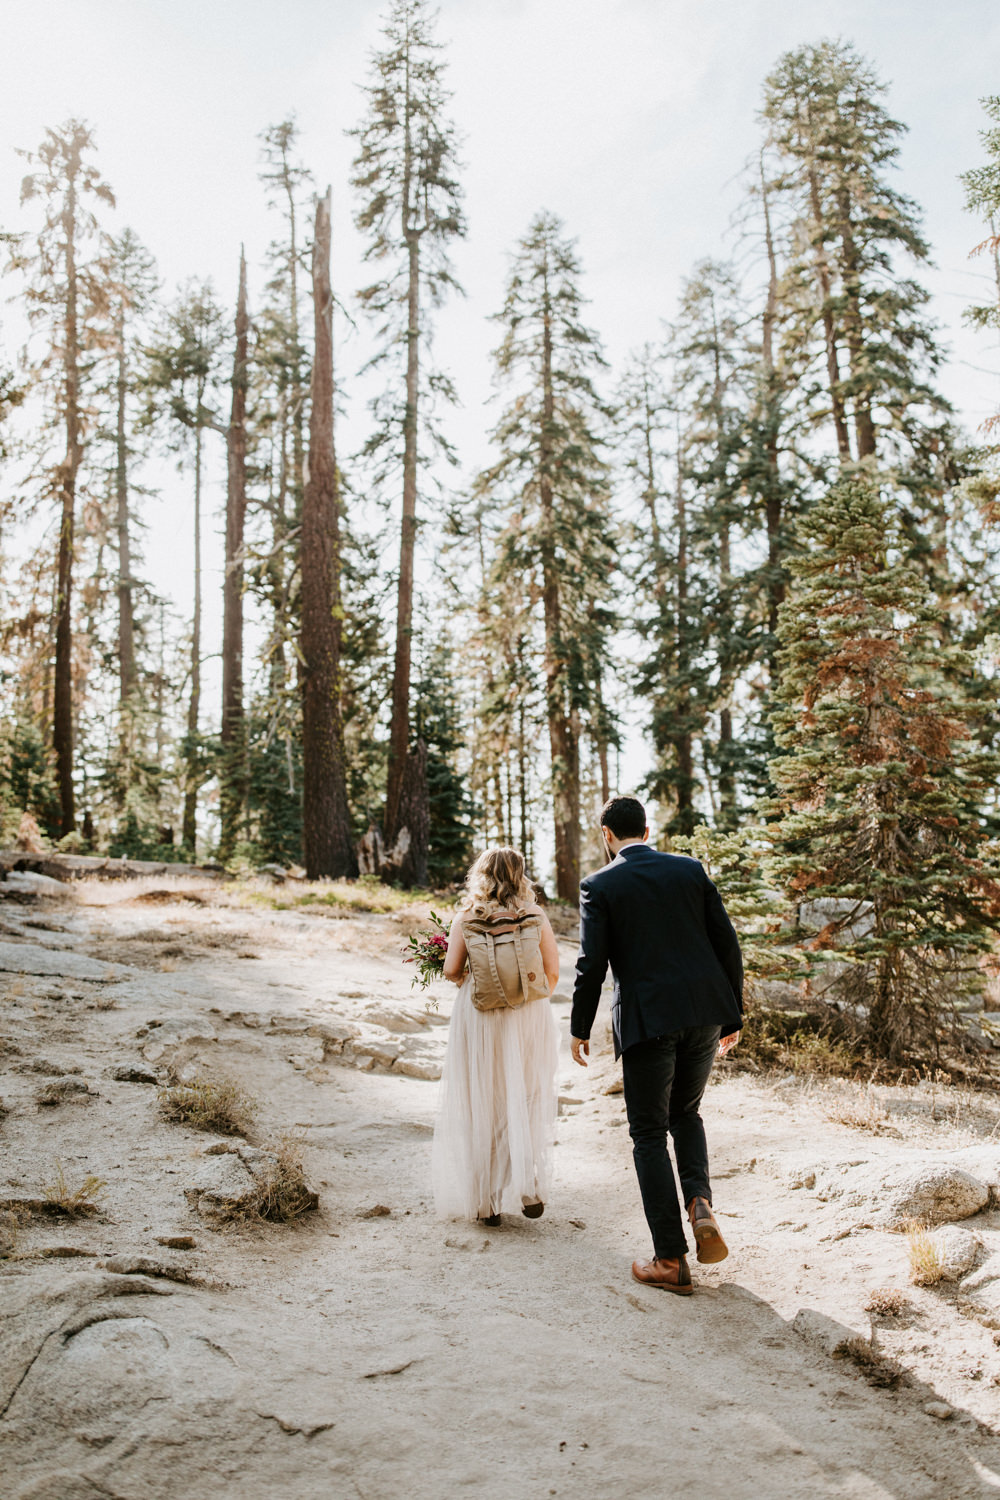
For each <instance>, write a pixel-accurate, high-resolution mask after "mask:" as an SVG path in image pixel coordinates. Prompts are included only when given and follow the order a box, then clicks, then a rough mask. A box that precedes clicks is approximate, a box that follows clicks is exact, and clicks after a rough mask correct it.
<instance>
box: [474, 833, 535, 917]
mask: <svg viewBox="0 0 1000 1500" xmlns="http://www.w3.org/2000/svg"><path fill="white" fill-rule="evenodd" d="M534 899H535V892H534V890H533V889H532V887H531V884H530V882H529V881H528V879H527V877H526V875H525V873H524V855H523V854H521V853H520V851H519V850H517V849H484V850H483V852H482V854H481V855H480V856H479V858H478V859H477V860H476V862H475V864H474V865H473V866H472V868H471V870H470V871H469V873H468V875H466V877H465V894H464V895H463V897H462V899H461V901H460V902H459V910H460V911H470V912H473V913H475V914H476V915H477V916H486V915H487V914H488V913H489V912H491V911H508V910H510V909H511V908H512V907H515V906H528V905H530V903H531V902H532V901H534Z"/></svg>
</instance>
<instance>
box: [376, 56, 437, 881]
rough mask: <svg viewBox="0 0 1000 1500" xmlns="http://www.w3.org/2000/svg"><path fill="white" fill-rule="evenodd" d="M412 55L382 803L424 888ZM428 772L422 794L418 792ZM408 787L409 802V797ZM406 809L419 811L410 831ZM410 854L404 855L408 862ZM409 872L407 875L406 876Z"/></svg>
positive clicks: (395, 849) (401, 861)
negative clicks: (415, 724) (417, 705)
mask: <svg viewBox="0 0 1000 1500" xmlns="http://www.w3.org/2000/svg"><path fill="white" fill-rule="evenodd" d="M409 66H410V62H409V53H408V52H407V58H406V69H407V73H406V92H405V99H404V105H403V108H404V114H405V118H404V131H405V139H404V147H403V183H402V205H401V217H402V233H403V241H404V243H405V245H406V251H407V261H408V265H407V275H408V280H407V304H406V306H407V326H406V409H405V413H404V417H403V514H402V519H401V523H400V534H399V582H398V586H397V594H396V649H395V659H394V662H393V672H392V710H391V716H390V721H389V764H388V771H387V778H386V795H385V843H386V847H387V850H388V851H389V856H390V864H389V866H387V870H386V874H387V876H388V878H391V879H396V880H400V881H402V882H403V883H404V884H413V885H426V883H427V856H428V852H429V837H430V806H429V801H428V790H427V785H426V755H425V756H424V757H423V758H420V757H418V758H417V759H416V760H415V761H414V763H413V764H412V765H411V764H410V763H409V762H410V759H411V757H410V750H409V744H410V675H411V664H412V641H413V565H414V556H415V552H416V540H417V430H418V428H417V422H418V408H419V399H420V236H421V233H422V229H421V228H419V227H418V226H417V225H416V224H415V223H414V205H413V202H412V195H413V187H412V182H413V175H412V174H413V143H412V139H411V134H410V132H411V123H410V75H409ZM421 766H423V767H424V777H425V780H424V784H423V789H422V790H421V787H420V775H421V770H420V768H421ZM404 784H405V795H404ZM404 803H405V805H406V807H408V808H410V809H411V810H412V809H417V811H416V812H415V813H414V815H413V816H414V819H415V821H414V822H413V824H412V826H411V823H409V822H407V821H406V819H405V818H404ZM404 849H405V854H404ZM401 872H404V873H401Z"/></svg>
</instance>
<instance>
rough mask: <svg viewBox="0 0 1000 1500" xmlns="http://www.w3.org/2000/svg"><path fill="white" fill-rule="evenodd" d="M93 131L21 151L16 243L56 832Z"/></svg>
mask: <svg viewBox="0 0 1000 1500" xmlns="http://www.w3.org/2000/svg"><path fill="white" fill-rule="evenodd" d="M93 150H94V137H93V132H92V131H91V130H90V128H89V126H87V125H85V124H84V123H83V121H82V120H75V119H73V120H68V121H67V122H66V124H65V125H63V126H61V127H60V129H58V130H47V131H46V133H45V139H44V140H43V141H42V144H41V145H40V146H39V148H38V150H37V151H34V152H27V151H25V152H22V153H21V154H22V155H23V156H24V157H25V159H26V161H27V162H28V164H29V166H30V167H31V171H30V172H29V173H28V175H27V176H26V177H25V178H24V180H23V182H22V184H21V202H22V203H27V202H30V201H32V200H34V199H36V198H37V199H39V200H41V202H42V205H43V208H44V215H45V217H44V222H43V224H42V227H41V228H40V229H39V230H38V232H37V234H35V235H34V236H32V237H31V239H30V240H29V239H27V238H26V239H25V240H24V241H22V242H21V244H20V245H19V247H18V252H17V262H16V263H17V264H18V266H19V267H20V268H21V269H22V270H24V271H26V272H27V273H28V277H29V280H28V285H27V289H26V297H27V303H28V315H29V317H30V318H31V320H32V322H33V323H34V324H35V325H36V326H39V327H41V328H43V329H44V332H45V337H46V340H47V346H48V347H47V349H46V351H45V353H44V354H43V355H42V357H41V359H40V360H39V361H38V362H37V364H36V367H35V376H36V378H37V379H38V380H40V381H43V382H45V383H46V384H47V385H48V386H49V388H50V390H51V393H52V396H53V405H54V407H55V409H56V411H57V412H58V422H59V424H60V426H61V428H62V438H63V457H62V459H61V460H60V461H59V463H58V464H56V465H55V467H54V470H53V490H54V493H55V494H56V495H57V496H58V504H59V543H58V563H57V579H56V604H55V661H54V669H53V695H52V747H53V751H54V754H55V761H56V778H57V782H58V787H59V802H60V809H61V830H62V833H63V834H68V833H70V832H71V831H72V830H73V829H74V828H75V827H76V797H75V790H74V784H73V740H74V722H73V721H74V712H73V707H74V705H73V600H72V595H73V559H74V538H75V530H76V519H77V500H78V487H79V479H80V470H81V466H82V464H83V461H84V456H85V450H86V445H87V423H86V411H87V391H86V378H87V377H86V365H87V357H88V354H89V353H91V352H92V351H93V350H94V349H96V348H97V347H99V346H100V345H101V344H102V343H103V342H104V341H105V339H106V314H107V307H108V257H107V247H106V242H105V240H104V239H103V238H102V237H101V235H100V232H99V227H98V220H97V217H96V213H95V210H94V205H95V204H99V203H103V204H104V205H106V206H109V207H112V208H113V207H114V202H115V199H114V194H113V193H112V191H111V189H110V187H109V186H108V184H107V183H106V182H105V181H104V180H103V178H102V177H101V175H100V173H99V172H98V170H97V167H96V165H95V164H94V163H93V161H92V160H91V159H90V158H91V153H92V152H93Z"/></svg>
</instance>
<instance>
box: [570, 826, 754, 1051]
mask: <svg viewBox="0 0 1000 1500" xmlns="http://www.w3.org/2000/svg"><path fill="white" fill-rule="evenodd" d="M609 964H610V965H611V972H612V974H613V975H614V981H615V995H614V1001H613V1003H612V1007H611V1022H612V1028H613V1031H614V1038H615V1056H616V1057H619V1056H620V1055H621V1053H622V1052H624V1051H626V1050H627V1048H629V1047H631V1046H633V1045H634V1044H635V1043H636V1042H642V1041H646V1040H647V1039H649V1038H651V1037H656V1036H665V1035H666V1034H667V1033H668V1032H672V1031H683V1030H685V1029H686V1028H687V1027H689V1026H720V1027H721V1028H722V1030H721V1034H722V1036H728V1035H729V1034H730V1033H731V1032H734V1031H739V1029H740V1027H741V1026H742V1025H743V959H742V956H741V954H740V944H739V939H738V938H737V936H736V933H735V931H734V930H733V924H732V922H730V920H729V917H728V916H727V915H726V908H725V907H724V906H723V904H722V897H721V896H720V895H719V893H718V891H717V890H716V889H715V886H714V885H713V884H712V882H711V881H710V880H709V878H708V875H707V874H706V873H705V870H704V869H703V867H702V866H701V865H700V864H699V863H698V861H697V860H696V859H688V858H687V857H686V856H685V855H681V854H661V853H660V852H659V850H657V849H651V848H650V846H649V845H648V844H626V845H625V847H624V848H623V849H622V850H621V851H620V853H619V854H618V855H617V856H616V858H615V859H613V860H612V861H611V863H610V864H609V865H605V866H604V868H603V869H602V870H598V871H597V872H596V873H595V874H593V875H588V876H587V878H586V879H585V880H582V881H581V882H580V956H579V958H578V959H577V964H576V984H575V986H574V989H573V1015H572V1020H571V1030H572V1033H573V1035H574V1036H575V1037H579V1038H580V1039H581V1040H586V1039H587V1038H588V1037H589V1036H590V1030H591V1027H592V1026H593V1024H594V1017H595V1016H596V1014H597V1006H598V1003H599V1001H600V998H601V986H602V984H603V983H604V976H605V974H606V973H607V971H608V965H609Z"/></svg>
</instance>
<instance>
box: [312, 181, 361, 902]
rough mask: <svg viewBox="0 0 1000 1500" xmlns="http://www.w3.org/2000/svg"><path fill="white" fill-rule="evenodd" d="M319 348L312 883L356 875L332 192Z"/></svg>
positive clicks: (324, 238) (318, 270)
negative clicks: (336, 412)
mask: <svg viewBox="0 0 1000 1500" xmlns="http://www.w3.org/2000/svg"><path fill="white" fill-rule="evenodd" d="M312 273H313V305H314V309H315V330H316V341H315V353H314V356H313V372H312V393H311V394H312V400H311V404H310V412H309V478H308V480H307V483H306V487H305V494H304V496H303V503H302V637H301V644H302V657H303V663H304V664H303V668H302V757H303V794H302V796H303V802H302V810H303V820H302V821H303V850H304V854H305V863H306V874H307V875H308V877H309V879H310V880H318V879H320V878H321V877H323V876H332V877H337V876H343V875H356V874H357V873H358V863H357V858H356V856H355V852H354V845H353V841H352V839H351V819H350V814H349V812H348V806H347V776H346V768H345V757H344V729H343V720H342V710H341V681H340V654H341V638H342V633H343V607H342V605H341V598H340V493H339V476H338V473H337V460H336V451H335V448H334V435H333V398H334V384H333V292H332V290H331V285H330V190H329V188H328V189H327V192H326V196H325V197H324V198H320V199H318V200H317V203H316V228H315V233H314V236H313V264H312Z"/></svg>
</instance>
